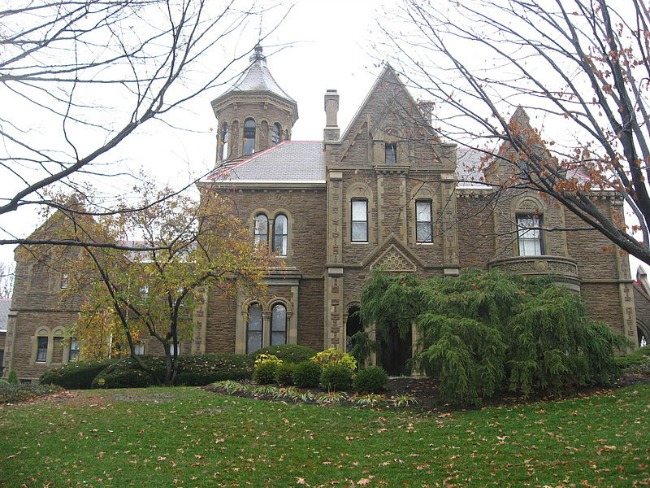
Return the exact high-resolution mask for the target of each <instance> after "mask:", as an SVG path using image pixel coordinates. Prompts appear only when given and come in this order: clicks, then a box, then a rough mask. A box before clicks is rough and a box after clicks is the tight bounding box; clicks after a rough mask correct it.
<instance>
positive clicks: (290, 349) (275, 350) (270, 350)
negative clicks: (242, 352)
mask: <svg viewBox="0 0 650 488" xmlns="http://www.w3.org/2000/svg"><path fill="white" fill-rule="evenodd" d="M261 354H272V355H273V356H275V357H277V358H278V359H281V360H282V361H283V362H286V363H302V362H303V361H307V360H308V359H310V358H312V357H314V356H315V355H316V351H315V350H313V349H312V348H311V347H307V346H299V345H298V344H278V345H276V346H269V347H263V348H262V349H259V350H257V351H255V352H254V353H253V354H252V355H253V356H255V357H257V356H259V355H261Z"/></svg>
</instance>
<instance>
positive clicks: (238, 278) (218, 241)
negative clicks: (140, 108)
mask: <svg viewBox="0 0 650 488" xmlns="http://www.w3.org/2000/svg"><path fill="white" fill-rule="evenodd" d="M138 192H139V193H140V194H141V195H142V199H141V201H139V202H136V206H137V207H138V208H140V209H141V210H140V211H138V212H133V211H130V208H132V206H133V202H123V203H122V206H123V209H124V211H123V212H118V213H110V214H107V215H103V216H101V217H95V218H94V219H92V223H88V220H86V222H85V224H84V223H83V222H82V223H77V224H75V226H74V229H75V235H72V236H71V235H66V236H60V238H61V239H64V238H65V239H68V240H69V242H70V243H71V244H74V243H79V244H80V246H79V247H81V249H82V251H79V252H78V253H77V254H76V255H78V256H79V257H78V258H77V259H73V260H68V261H67V262H66V263H62V264H61V266H63V267H64V270H65V272H67V274H68V275H69V276H70V286H69V288H68V290H67V293H68V294H70V295H75V294H78V293H83V294H84V296H85V297H86V298H85V303H84V304H83V306H82V309H81V312H80V317H79V321H78V322H77V323H76V324H75V325H74V326H73V327H72V328H71V330H70V331H69V335H70V337H75V338H76V339H78V340H79V342H80V346H81V355H82V357H83V356H84V355H86V356H87V357H92V356H97V355H99V356H106V355H108V354H107V353H106V352H105V351H104V352H102V351H101V349H102V348H106V347H110V346H111V345H115V343H116V342H115V339H114V338H112V339H111V340H110V341H106V340H102V337H103V338H104V339H105V338H106V337H108V336H109V335H111V334H119V336H120V338H121V339H119V340H118V341H117V343H120V344H121V347H122V349H123V350H126V351H129V352H130V355H131V356H132V357H134V358H135V359H136V360H138V357H137V354H136V345H137V343H138V341H139V340H141V339H145V338H149V339H150V343H151V341H152V345H153V347H152V348H151V349H150V350H149V352H148V353H150V354H154V355H160V356H163V355H164V356H165V358H166V375H165V378H159V379H158V380H159V381H160V382H161V383H162V382H164V383H165V384H173V383H174V380H175V377H176V373H177V366H178V361H177V360H178V355H179V342H180V341H181V340H184V339H190V338H191V337H192V334H193V332H194V329H195V322H194V314H195V312H197V310H200V307H201V306H202V302H203V299H204V293H206V292H207V291H208V290H215V289H217V288H218V289H219V290H221V291H222V292H225V293H229V292H235V291H241V290H246V289H248V290H249V291H252V290H255V289H257V288H258V287H260V286H261V281H262V278H263V276H264V274H265V272H266V271H267V268H268V266H269V265H270V258H269V256H268V254H267V253H265V252H264V251H263V250H261V249H257V248H256V247H255V245H254V243H253V241H252V240H251V239H250V235H249V234H250V233H249V231H248V229H247V228H246V227H245V226H244V224H243V223H242V222H241V221H240V220H239V219H238V218H237V217H236V216H235V215H234V212H233V209H232V207H231V205H230V203H229V201H228V200H226V199H223V198H220V197H218V196H216V195H212V194H206V195H204V196H203V198H202V201H201V204H198V203H197V202H195V201H194V200H193V199H192V198H190V197H188V196H181V195H176V196H174V197H169V189H162V190H156V189H155V187H154V186H153V185H149V184H144V185H143V186H141V187H140V188H139V189H138ZM80 214H82V212H81V211H78V212H77V213H76V214H71V215H70V218H71V219H76V220H77V222H81V219H80V218H79V215H80ZM67 228H68V229H69V226H67ZM68 232H69V230H68ZM95 239H97V244H102V243H106V242H113V243H118V244H120V245H118V246H116V247H106V246H102V245H95V243H94V242H93V241H94V240H95ZM60 247H61V246H59V248H60ZM138 248H140V250H138ZM77 249H78V248H77ZM85 347H89V348H91V349H93V350H91V351H87V352H85V353H84V352H83V351H84V348H85ZM98 348H99V350H98ZM142 366H143V367H144V364H142Z"/></svg>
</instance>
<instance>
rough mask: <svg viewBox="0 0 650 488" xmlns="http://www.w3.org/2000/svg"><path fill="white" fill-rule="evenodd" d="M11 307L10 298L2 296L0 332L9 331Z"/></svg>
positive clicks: (0, 303)
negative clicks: (8, 323)
mask: <svg viewBox="0 0 650 488" xmlns="http://www.w3.org/2000/svg"><path fill="white" fill-rule="evenodd" d="M10 308H11V300H10V299H8V298H0V332H7V322H8V320H9V309H10Z"/></svg>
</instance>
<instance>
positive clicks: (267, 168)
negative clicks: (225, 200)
mask: <svg viewBox="0 0 650 488" xmlns="http://www.w3.org/2000/svg"><path fill="white" fill-rule="evenodd" d="M325 177H326V173H325V153H324V152H323V144H322V143H321V142H319V141H284V142H281V143H280V144H278V145H276V146H272V147H270V148H268V149H266V150H264V151H262V152H260V153H257V154H254V155H252V156H251V157H249V158H246V159H238V160H234V161H225V162H224V163H222V164H220V165H219V166H217V167H216V168H215V170H214V172H213V173H212V175H210V176H209V177H208V179H210V180H212V181H224V182H229V183H323V184H324V183H325Z"/></svg>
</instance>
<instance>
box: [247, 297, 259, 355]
mask: <svg viewBox="0 0 650 488" xmlns="http://www.w3.org/2000/svg"><path fill="white" fill-rule="evenodd" d="M261 347H262V307H261V306H260V304H259V303H253V304H251V305H250V307H248V323H247V324H246V353H247V354H250V353H252V352H255V351H257V350H258V349H260V348H261Z"/></svg>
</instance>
